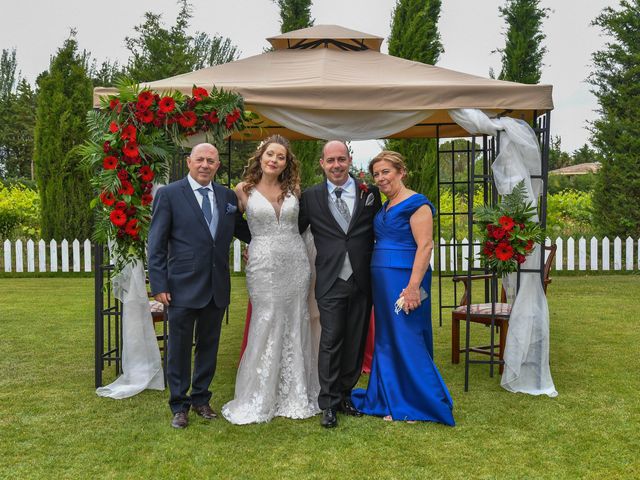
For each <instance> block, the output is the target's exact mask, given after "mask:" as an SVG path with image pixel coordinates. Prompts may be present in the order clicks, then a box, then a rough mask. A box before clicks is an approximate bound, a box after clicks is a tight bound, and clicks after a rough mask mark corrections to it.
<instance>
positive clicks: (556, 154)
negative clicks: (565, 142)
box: [548, 135, 573, 170]
mask: <svg viewBox="0 0 640 480" xmlns="http://www.w3.org/2000/svg"><path fill="white" fill-rule="evenodd" d="M569 165H573V159H572V158H571V155H569V154H568V153H567V152H563V151H562V138H560V136H559V135H556V136H554V137H552V138H551V145H549V166H548V168H549V170H556V169H558V168H564V167H568V166H569Z"/></svg>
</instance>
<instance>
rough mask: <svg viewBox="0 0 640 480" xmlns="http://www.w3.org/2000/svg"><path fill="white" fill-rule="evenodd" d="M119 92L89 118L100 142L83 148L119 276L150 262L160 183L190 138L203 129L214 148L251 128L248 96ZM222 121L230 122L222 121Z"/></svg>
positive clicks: (98, 234)
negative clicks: (246, 105)
mask: <svg viewBox="0 0 640 480" xmlns="http://www.w3.org/2000/svg"><path fill="white" fill-rule="evenodd" d="M118 90H119V93H118V95H115V96H110V97H108V98H105V99H103V100H102V104H101V109H100V110H99V111H92V112H91V113H90V114H89V116H88V120H87V122H88V126H89V131H91V132H93V133H92V137H91V139H90V140H89V141H87V142H86V143H85V144H84V145H83V146H82V147H81V149H80V153H81V155H82V156H83V158H84V162H85V164H86V165H87V166H88V167H89V168H90V169H91V170H92V172H93V177H92V184H93V185H94V186H95V187H96V190H97V192H99V194H98V195H97V196H96V198H94V199H93V200H92V202H91V206H92V207H93V208H96V209H97V219H96V227H95V232H94V239H95V240H96V241H98V242H101V243H103V244H106V243H107V242H108V241H111V244H112V245H113V247H114V250H113V253H114V254H115V255H114V257H115V258H116V264H115V265H114V267H115V268H114V274H117V273H118V272H119V271H121V270H122V268H123V267H124V266H125V265H126V264H127V263H130V262H133V261H136V260H142V259H144V258H145V247H146V240H147V235H148V229H149V222H150V219H151V205H152V204H153V194H152V191H153V183H152V182H153V181H154V180H155V179H157V178H162V179H165V178H167V176H168V171H169V165H168V159H170V158H173V157H174V156H175V155H176V153H177V151H178V149H177V147H176V145H177V144H178V143H180V142H181V141H182V140H183V139H184V138H185V137H186V136H188V135H195V134H196V133H200V132H203V133H205V135H206V136H208V137H209V141H211V142H212V143H221V141H222V139H223V138H224V137H226V136H228V135H230V134H231V133H233V131H235V130H241V129H243V128H244V121H245V120H246V119H254V118H256V116H255V114H252V113H251V112H244V110H243V101H242V97H240V96H239V95H237V94H235V93H231V92H225V91H222V90H218V89H216V88H212V89H211V90H207V89H204V88H201V87H197V86H194V87H193V89H192V96H191V97H189V96H187V95H183V94H182V93H180V92H171V93H169V94H163V95H162V96H160V95H158V94H156V93H155V92H153V91H151V90H149V89H142V90H140V89H139V88H138V86H131V85H120V86H119V87H118ZM221 119H222V121H221Z"/></svg>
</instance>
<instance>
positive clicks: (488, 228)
mask: <svg viewBox="0 0 640 480" xmlns="http://www.w3.org/2000/svg"><path fill="white" fill-rule="evenodd" d="M526 193H527V191H526V187H525V186H524V181H522V182H520V183H518V184H517V185H516V186H515V187H514V189H513V191H512V192H511V193H510V194H508V195H504V196H503V197H502V202H500V203H499V204H498V205H496V206H495V207H489V206H483V207H480V208H477V209H476V211H475V218H476V221H477V223H478V225H479V227H480V229H481V236H480V242H481V250H480V259H481V261H482V263H483V264H484V266H485V267H487V268H489V269H490V270H492V271H494V272H496V273H497V274H498V275H502V274H503V273H510V272H515V271H517V270H518V265H520V264H522V263H524V262H525V260H526V257H527V255H529V254H530V253H531V252H532V251H533V246H534V245H535V244H536V243H542V242H543V241H544V232H543V231H542V229H541V228H540V225H539V224H538V222H535V221H533V220H532V219H533V217H534V216H535V215H536V209H535V208H534V207H533V206H532V204H531V203H528V202H527V201H526V198H527V197H526Z"/></svg>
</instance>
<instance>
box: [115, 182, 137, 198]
mask: <svg viewBox="0 0 640 480" xmlns="http://www.w3.org/2000/svg"><path fill="white" fill-rule="evenodd" d="M121 183H122V186H121V187H120V188H119V189H118V193H119V194H120V195H133V193H134V192H135V190H134V189H133V185H131V182H129V181H127V180H124V181H122V182H121Z"/></svg>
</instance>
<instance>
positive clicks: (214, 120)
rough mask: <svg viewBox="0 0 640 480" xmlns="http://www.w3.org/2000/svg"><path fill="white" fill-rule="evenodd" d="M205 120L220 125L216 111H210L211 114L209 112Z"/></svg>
mask: <svg viewBox="0 0 640 480" xmlns="http://www.w3.org/2000/svg"><path fill="white" fill-rule="evenodd" d="M207 120H209V121H210V122H211V123H213V124H216V123H220V119H219V118H218V112H217V110H212V111H211V112H209V116H208V118H207Z"/></svg>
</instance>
